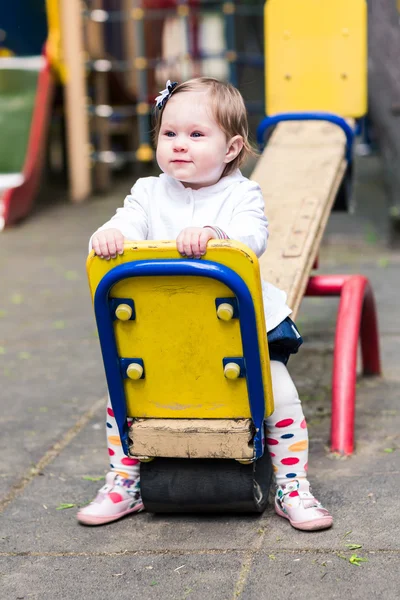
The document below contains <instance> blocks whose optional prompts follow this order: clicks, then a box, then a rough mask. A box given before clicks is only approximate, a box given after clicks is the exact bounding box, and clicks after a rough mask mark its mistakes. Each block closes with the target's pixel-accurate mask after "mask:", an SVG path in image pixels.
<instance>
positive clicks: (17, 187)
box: [0, 0, 261, 228]
mask: <svg viewBox="0 0 400 600" xmlns="http://www.w3.org/2000/svg"><path fill="white" fill-rule="evenodd" d="M44 4H45V7H46V12H45V10H44ZM27 10H28V9H27V7H25V5H23V4H21V5H18V10H17V9H15V10H14V6H13V9H12V10H11V9H2V13H3V11H6V12H7V15H8V16H9V17H10V23H14V25H18V21H19V20H23V21H24V23H28V22H29V23H30V24H33V25H32V28H34V29H35V30H36V28H37V29H38V30H39V29H40V31H41V32H42V36H43V40H42V43H43V45H44V48H45V49H44V51H43V56H42V58H41V59H39V57H38V56H36V58H35V57H34V56H31V57H30V59H29V60H30V61H31V63H32V64H33V63H34V62H35V61H36V63H37V64H38V65H40V67H38V69H39V70H38V71H37V73H38V75H39V74H40V77H39V76H38V77H37V79H36V84H35V83H34V81H33V80H32V77H31V76H30V75H29V74H27V75H25V74H24V73H25V71H24V69H23V64H24V61H22V62H21V63H20V64H19V66H18V69H19V71H20V77H19V83H18V87H17V88H14V87H13V88H12V94H13V97H14V98H15V99H16V101H15V102H14V103H13V105H11V104H7V108H4V107H2V110H3V111H4V120H5V121H8V117H9V115H10V110H11V108H12V106H15V107H16V108H15V119H14V118H13V120H17V121H18V117H17V113H18V110H20V109H19V102H17V98H18V95H19V94H21V95H22V96H24V103H25V104H26V102H27V98H28V96H29V97H30V105H29V106H28V105H26V108H25V109H24V110H25V122H26V123H27V125H26V127H25V130H24V132H23V133H22V129H21V131H20V136H19V137H18V138H15V139H14V140H13V144H14V146H17V145H18V147H19V148H20V150H19V154H23V156H24V160H22V159H21V160H20V164H18V165H13V168H15V169H16V171H15V172H14V171H13V172H10V171H9V168H10V166H9V165H8V159H7V160H6V161H5V163H4V165H2V164H0V172H1V173H2V175H3V176H4V177H3V179H2V183H0V186H1V188H0V193H3V197H4V200H3V204H2V216H1V217H0V219H1V220H0V225H1V228H2V227H4V226H6V225H10V224H12V223H15V222H16V221H18V219H20V218H22V217H23V216H25V215H26V214H27V213H28V211H29V209H30V207H31V205H32V203H33V199H34V197H35V195H36V192H37V189H38V185H39V180H40V174H41V171H42V167H43V149H44V146H45V142H46V134H47V128H48V125H49V119H50V116H51V115H50V105H51V100H52V95H53V89H54V85H55V84H61V85H62V86H63V88H64V112H65V120H66V138H67V139H66V148H67V161H66V168H67V170H68V174H69V184H70V197H71V199H72V201H74V202H81V201H83V200H85V199H86V198H87V197H88V196H89V195H90V193H91V191H92V187H94V188H95V189H96V190H97V191H104V190H107V189H109V187H110V185H111V181H112V172H113V170H115V169H117V168H121V167H122V166H124V165H126V164H134V163H135V164H138V163H143V162H151V161H152V160H153V158H154V153H153V147H152V143H151V135H150V129H151V123H150V113H151V110H152V106H153V105H154V98H155V96H156V95H157V92H158V90H159V89H160V87H159V86H160V84H161V85H162V86H164V85H165V79H164V77H166V78H167V79H168V78H170V77H172V73H173V74H176V75H177V76H178V79H179V80H182V79H184V78H185V77H191V76H196V75H211V76H218V77H220V78H229V80H230V81H232V83H236V82H237V66H238V65H240V64H244V63H246V62H249V61H252V60H254V57H252V56H247V55H246V54H244V53H240V52H237V51H236V49H235V23H236V21H237V17H240V16H241V15H243V16H248V15H254V14H256V15H257V14H260V15H261V12H260V10H261V7H259V6H257V5H253V4H252V3H250V5H249V4H248V3H247V2H243V3H233V2H224V3H222V4H221V5H219V4H218V3H215V2H210V1H209V0H190V1H189V0H183V1H179V2H178V1H177V0H143V1H139V0H120V1H119V0H118V1H115V0H87V1H86V2H85V4H84V6H83V10H82V3H81V2H80V0H68V1H66V0H65V1H63V0H32V2H31V3H30V4H29V10H30V11H34V13H32V14H34V15H35V17H33V16H32V14H31V12H29V13H28V12H26V11H27ZM18 11H19V12H18ZM24 11H25V12H24ZM38 15H40V16H41V17H42V21H43V22H40V27H39V26H38V22H37V19H38V18H39V17H38ZM45 16H47V40H46V39H45V34H44V33H43V32H44V31H45V29H46V26H45V25H46V24H45V23H44V21H45V19H44V17H45ZM16 17H18V19H17V18H16ZM7 22H8V21H7ZM10 28H11V25H10ZM27 31H28V32H29V31H30V29H29V28H28V29H27ZM8 34H9V35H8V37H10V39H11V38H12V39H14V40H17V41H18V40H19V37H18V31H16V32H15V35H14V36H12V35H11V29H10V31H9V32H8ZM28 37H29V36H25V38H28ZM33 37H34V38H35V42H36V45H35V46H34V50H35V52H36V54H38V49H37V48H38V42H37V37H38V36H37V35H35V36H33ZM39 47H40V46H39ZM30 48H31V46H29V45H28V43H27V39H24V40H19V45H17V46H16V48H15V52H14V53H18V52H19V51H22V50H23V51H24V52H25V53H26V52H28V53H29V52H30ZM32 51H33V50H32ZM0 54H1V56H6V55H8V51H7V49H6V48H3V47H1V48H0ZM10 54H12V52H11V51H10ZM19 58H21V60H22V57H14V60H13V62H12V63H10V65H11V64H12V65H13V68H12V69H11V67H6V66H5V63H3V62H2V64H1V65H0V68H1V69H2V70H3V71H4V72H3V73H2V74H1V75H0V77H1V80H2V81H3V82H5V81H6V79H7V78H8V77H9V74H10V73H11V71H12V70H15V69H17V67H16V65H17V62H18V59H19ZM34 58H35V60H34ZM24 60H25V58H24ZM30 69H32V67H30ZM167 72H168V73H169V75H168V76H166V73H167ZM10 77H11V79H10V84H8V83H7V84H6V83H4V85H3V84H2V91H4V89H8V87H9V86H10V85H11V87H12V83H11V82H13V81H14V76H11V75H10ZM32 86H33V87H32ZM35 86H36V87H35ZM25 88H26V89H25ZM29 90H30V91H29ZM7 93H11V92H7ZM35 98H36V100H35ZM39 99H40V102H39ZM17 105H18V108H17ZM28 115H30V116H29V118H28V121H26V117H27V116H28ZM1 118H2V117H1V114H0V119H1ZM10 123H11V121H10ZM6 131H8V129H7V128H6ZM3 139H6V137H3ZM7 139H8V136H7ZM28 140H30V141H29V143H28ZM0 154H2V152H1V151H0ZM4 154H5V155H6V154H7V151H6V146H5V143H4ZM22 182H23V183H24V186H23V187H21V184H22Z"/></svg>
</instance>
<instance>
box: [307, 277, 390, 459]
mask: <svg viewBox="0 0 400 600" xmlns="http://www.w3.org/2000/svg"><path fill="white" fill-rule="evenodd" d="M305 295H306V296H340V302H339V309H338V317H337V323H336V333H335V346H334V356H333V373H332V421H331V452H338V453H339V454H343V455H348V454H352V453H353V451H354V417H355V399H356V378H357V349H358V339H359V337H361V348H362V359H363V373H364V375H380V373H381V366H380V353H379V340H378V326H377V317H376V310H375V302H374V298H373V292H372V288H371V286H370V284H369V281H368V279H367V278H366V277H364V276H362V275H315V276H313V277H310V279H309V282H308V286H307V289H306V292H305Z"/></svg>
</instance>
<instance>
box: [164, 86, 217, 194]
mask: <svg viewBox="0 0 400 600" xmlns="http://www.w3.org/2000/svg"><path fill="white" fill-rule="evenodd" d="M228 148H229V143H228V140H227V139H226V136H225V133H224V132H223V131H221V129H220V128H219V126H218V124H217V123H216V121H215V120H214V118H213V115H212V112H211V107H210V103H209V98H208V95H207V93H206V92H183V93H181V94H177V95H176V96H171V98H170V99H169V100H168V102H167V104H166V106H165V109H164V112H163V117H162V123H161V128H160V133H159V136H158V142H157V162H158V164H159V166H160V169H161V170H162V171H164V173H166V174H167V175H170V176H171V177H174V178H175V179H178V180H179V181H181V182H182V183H183V184H184V185H186V186H188V187H192V188H193V189H197V188H200V187H205V186H208V185H213V184H214V183H217V181H219V179H220V178H221V175H222V172H223V170H224V168H225V165H226V163H227V162H229V159H226V154H227V151H228Z"/></svg>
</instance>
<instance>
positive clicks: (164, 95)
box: [156, 79, 178, 110]
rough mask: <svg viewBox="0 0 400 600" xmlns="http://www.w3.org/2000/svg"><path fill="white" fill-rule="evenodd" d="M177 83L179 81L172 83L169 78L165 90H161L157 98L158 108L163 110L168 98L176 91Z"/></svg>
mask: <svg viewBox="0 0 400 600" xmlns="http://www.w3.org/2000/svg"><path fill="white" fill-rule="evenodd" d="M177 85H178V82H177V81H174V82H172V83H171V80H170V79H168V81H167V83H166V88H165V90H162V91H161V92H159V94H160V95H159V96H157V98H156V107H157V108H158V109H160V110H161V109H162V108H163V106H164V104H165V103H166V102H167V100H168V98H169V97H170V96H171V94H172V92H173V91H174V89H175V88H176V86H177Z"/></svg>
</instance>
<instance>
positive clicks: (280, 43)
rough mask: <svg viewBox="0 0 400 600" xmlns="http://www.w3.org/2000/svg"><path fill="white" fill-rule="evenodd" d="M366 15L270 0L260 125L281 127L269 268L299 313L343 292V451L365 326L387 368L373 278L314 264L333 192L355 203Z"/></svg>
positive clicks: (367, 361)
mask: <svg viewBox="0 0 400 600" xmlns="http://www.w3.org/2000/svg"><path fill="white" fill-rule="evenodd" d="M366 18H367V13H366V2H365V0H355V1H354V2H351V3H348V2H346V1H345V0H338V1H337V2H334V3H333V2H332V3H329V10H328V9H327V7H326V5H325V4H322V3H320V2H318V0H304V1H303V2H302V3H301V5H300V3H298V2H296V1H295V0H287V1H286V2H285V3H282V2H281V1H280V0H268V2H267V3H266V4H265V33H266V40H267V43H266V52H267V56H268V61H267V63H266V105H267V114H268V116H267V117H266V118H265V119H264V120H263V121H262V122H261V124H260V126H259V128H258V132H257V138H258V142H259V144H260V147H264V140H265V137H266V135H267V133H268V131H269V130H270V128H271V127H275V130H274V132H273V134H272V135H271V137H270V138H269V140H268V143H267V145H266V146H265V150H264V152H263V154H262V155H261V157H260V159H259V161H258V163H257V166H256V169H255V171H254V172H253V174H252V179H254V180H255V181H257V182H258V183H259V184H260V186H261V188H262V190H263V194H264V197H265V204H266V207H267V213H268V218H269V221H270V227H271V231H272V232H273V235H271V238H270V241H269V247H268V252H267V254H266V255H264V256H263V257H261V259H260V268H261V274H262V276H263V277H264V278H265V279H267V280H268V281H270V282H271V283H273V284H275V285H277V286H278V287H280V288H282V289H284V290H285V291H286V292H287V294H288V304H289V306H291V307H292V308H293V315H294V318H295V317H296V314H297V312H298V309H299V306H300V303H301V300H302V298H303V296H304V295H321V296H325V295H340V296H341V301H340V304H339V312H338V321H337V329H336V337H335V348H334V369H333V381H332V424H331V450H332V451H333V452H338V453H340V454H351V453H352V452H353V449H354V415H355V383H356V369H357V346H358V344H357V341H358V337H359V335H360V334H361V338H362V350H363V372H364V374H369V375H378V374H379V373H380V360H379V348H378V335H377V324H376V316H375V307H374V301H373V296H372V291H371V288H370V286H369V283H368V281H367V280H366V278H364V277H361V276H358V275H354V276H350V279H348V278H347V277H344V276H336V275H335V276H318V275H315V276H311V271H312V269H313V267H314V266H315V265H316V264H317V261H318V249H319V245H320V242H321V239H322V235H323V232H324V230H325V226H326V223H327V220H328V217H329V214H330V212H331V209H332V206H333V204H334V202H335V199H336V198H337V197H338V195H339V194H340V195H341V197H342V199H343V198H344V200H342V201H343V203H344V204H345V205H346V204H348V198H347V197H346V195H347V194H348V190H349V185H348V184H349V181H350V179H351V165H352V149H353V140H354V136H355V132H356V126H355V122H354V119H360V118H362V117H363V115H365V112H366V108H367V84H366V81H367V78H366V64H367V62H366V58H367V45H366V28H367V19H366ZM304 111H305V112H304ZM275 265H279V268H278V269H277V267H276V266H275ZM367 332H368V334H367ZM367 335H368V337H367Z"/></svg>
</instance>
